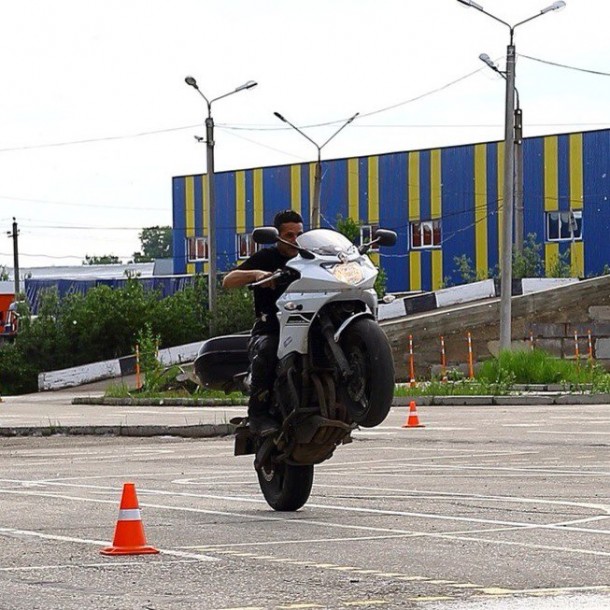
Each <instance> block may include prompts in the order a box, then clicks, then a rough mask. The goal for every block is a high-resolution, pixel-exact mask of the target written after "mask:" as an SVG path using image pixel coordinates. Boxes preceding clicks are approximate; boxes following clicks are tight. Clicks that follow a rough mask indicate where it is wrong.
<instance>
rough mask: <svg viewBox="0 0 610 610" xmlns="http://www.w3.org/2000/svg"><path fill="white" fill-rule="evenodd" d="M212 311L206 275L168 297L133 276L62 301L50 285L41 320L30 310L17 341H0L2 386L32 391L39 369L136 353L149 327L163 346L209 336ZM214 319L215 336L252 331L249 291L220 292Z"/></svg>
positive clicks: (10, 390)
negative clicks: (123, 282) (120, 283)
mask: <svg viewBox="0 0 610 610" xmlns="http://www.w3.org/2000/svg"><path fill="white" fill-rule="evenodd" d="M209 315H210V314H209V312H208V310H207V282H206V280H205V278H203V277H197V278H195V281H194V282H193V284H192V285H190V286H187V287H185V289H184V290H182V291H181V292H177V293H176V294H174V295H172V296H170V297H167V298H165V299H160V298H159V294H158V293H156V292H151V291H146V290H145V289H144V287H143V285H142V284H141V283H140V282H138V281H137V280H136V279H129V280H128V281H127V282H126V285H125V286H124V287H122V288H117V289H112V288H110V287H108V286H98V287H96V288H92V289H91V290H89V291H88V292H87V293H86V294H71V295H69V296H67V297H66V298H64V299H63V300H61V301H60V299H59V297H58V294H57V290H56V289H50V290H48V291H45V292H43V294H42V296H41V303H40V307H39V315H38V317H37V318H35V319H32V318H31V317H30V316H29V315H28V314H27V312H25V313H24V315H23V316H22V318H21V323H20V330H19V335H18V336H17V337H16V338H15V340H14V342H13V343H11V344H4V345H2V346H0V384H1V385H0V391H3V392H4V393H22V392H31V391H32V392H33V391H36V389H37V386H38V381H37V375H38V373H40V372H42V371H52V370H57V369H63V368H69V367H72V366H78V365H80V364H87V363H90V362H97V361H100V360H108V359H113V358H118V357H121V356H126V355H128V354H133V352H134V348H135V344H136V341H137V338H138V336H142V333H145V332H149V333H150V334H151V336H155V337H156V336H158V337H159V344H160V347H171V346H173V345H180V344H184V343H192V342H195V341H201V340H203V339H205V338H207V337H208V334H209V331H208V327H209ZM214 316H215V322H216V329H217V333H218V334H228V333H233V332H240V331H244V330H249V329H250V328H251V326H252V323H253V320H254V313H253V305H252V295H251V293H250V292H249V291H235V292H234V293H233V294H231V292H227V293H224V292H222V291H220V292H219V295H218V302H217V307H216V311H215V312H214ZM146 329H148V330H146Z"/></svg>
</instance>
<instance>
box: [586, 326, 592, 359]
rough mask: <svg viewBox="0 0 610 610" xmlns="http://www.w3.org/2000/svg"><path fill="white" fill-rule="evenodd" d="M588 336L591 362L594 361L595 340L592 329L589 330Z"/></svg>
mask: <svg viewBox="0 0 610 610" xmlns="http://www.w3.org/2000/svg"><path fill="white" fill-rule="evenodd" d="M587 338H588V340H589V363H592V362H593V340H592V339H591V331H590V330H588V331H587Z"/></svg>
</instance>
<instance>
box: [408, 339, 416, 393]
mask: <svg viewBox="0 0 610 610" xmlns="http://www.w3.org/2000/svg"><path fill="white" fill-rule="evenodd" d="M409 372H410V375H411V378H410V384H409V385H410V386H411V387H412V388H414V387H415V360H414V358H413V335H409Z"/></svg>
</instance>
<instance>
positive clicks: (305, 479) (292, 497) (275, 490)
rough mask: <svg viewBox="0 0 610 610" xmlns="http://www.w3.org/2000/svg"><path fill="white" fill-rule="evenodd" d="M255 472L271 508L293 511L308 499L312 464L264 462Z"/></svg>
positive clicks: (311, 479) (311, 478)
mask: <svg viewBox="0 0 610 610" xmlns="http://www.w3.org/2000/svg"><path fill="white" fill-rule="evenodd" d="M257 474H258V483H259V485H260V488H261V491H262V492H263V496H265V500H267V504H269V506H270V507H271V508H272V509H273V510H277V511H295V510H298V509H299V508H301V507H302V506H303V505H304V504H305V502H307V500H308V499H309V494H310V493H311V487H312V485H313V466H312V465H306V466H295V465H292V464H286V463H285V462H282V463H279V464H273V465H272V466H271V465H269V464H266V465H264V466H261V468H260V469H259V470H258V471H257Z"/></svg>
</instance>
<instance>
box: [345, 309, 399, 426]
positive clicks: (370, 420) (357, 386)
mask: <svg viewBox="0 0 610 610" xmlns="http://www.w3.org/2000/svg"><path fill="white" fill-rule="evenodd" d="M340 343H341V348H342V349H343V353H344V354H345V357H346V358H347V361H348V362H349V365H350V368H351V369H352V374H351V375H350V377H349V378H348V379H347V380H346V382H345V383H342V384H341V385H340V388H339V391H340V396H341V400H342V402H343V404H344V405H345V406H346V408H347V410H348V412H349V414H350V416H351V418H352V420H353V421H354V422H356V423H357V424H358V425H360V426H363V427H365V428H372V427H373V426H377V425H379V424H380V423H381V422H382V421H383V420H384V419H385V418H386V417H387V415H388V412H389V411H390V407H391V406H392V398H393V396H394V359H393V358H392V351H391V349H390V345H389V343H388V339H387V337H386V336H385V333H384V332H383V330H381V328H380V327H379V325H378V324H377V322H375V321H374V320H371V319H370V318H360V319H359V320H356V321H355V322H354V323H353V324H352V325H351V326H348V327H347V328H346V329H345V331H344V332H343V334H342V335H341V340H340Z"/></svg>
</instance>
